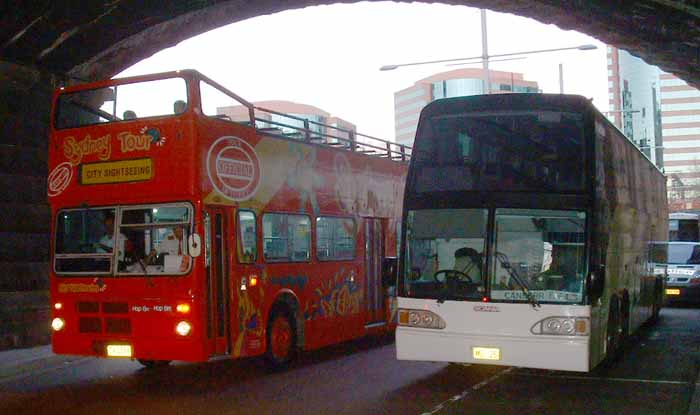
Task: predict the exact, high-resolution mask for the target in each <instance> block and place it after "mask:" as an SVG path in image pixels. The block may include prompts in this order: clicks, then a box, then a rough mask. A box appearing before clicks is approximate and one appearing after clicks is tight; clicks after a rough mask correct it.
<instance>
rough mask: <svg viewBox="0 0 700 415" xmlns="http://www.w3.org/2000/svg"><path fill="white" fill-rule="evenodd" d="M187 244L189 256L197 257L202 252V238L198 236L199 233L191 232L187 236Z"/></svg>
mask: <svg viewBox="0 0 700 415" xmlns="http://www.w3.org/2000/svg"><path fill="white" fill-rule="evenodd" d="M187 244H188V248H189V249H188V250H189V253H190V256H192V257H198V256H200V255H201V254H202V239H201V238H200V237H199V234H197V233H193V234H192V235H190V237H189V238H187Z"/></svg>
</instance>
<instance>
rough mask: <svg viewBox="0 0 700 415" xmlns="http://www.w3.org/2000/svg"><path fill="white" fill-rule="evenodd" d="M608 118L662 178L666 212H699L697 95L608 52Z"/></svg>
mask: <svg viewBox="0 0 700 415" xmlns="http://www.w3.org/2000/svg"><path fill="white" fill-rule="evenodd" d="M608 91H609V93H610V110H611V111H610V118H611V120H613V122H614V123H615V124H616V125H617V127H618V128H620V130H622V131H623V132H624V133H625V134H626V135H627V136H628V137H629V138H630V139H632V140H633V141H634V142H635V144H637V145H638V146H639V147H640V148H641V149H642V151H644V153H645V154H647V156H648V157H649V158H650V159H651V160H652V161H653V162H655V163H656V165H657V166H659V167H660V168H663V169H664V171H665V173H666V175H667V176H668V183H667V185H668V190H669V203H670V207H671V209H672V210H674V211H677V210H700V91H698V90H697V89H695V88H693V87H691V86H689V85H688V84H687V83H686V82H685V81H683V80H681V79H678V78H677V77H675V76H674V75H672V74H668V73H665V72H663V71H662V70H660V69H659V68H658V67H655V66H651V65H648V64H646V63H645V62H644V61H643V60H641V59H639V58H636V57H634V56H632V55H630V54H629V53H627V52H625V51H623V50H619V49H617V48H615V47H612V46H608Z"/></svg>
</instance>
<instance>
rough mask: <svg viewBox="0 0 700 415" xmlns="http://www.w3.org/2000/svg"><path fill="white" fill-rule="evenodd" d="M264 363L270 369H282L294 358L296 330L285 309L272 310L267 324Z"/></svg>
mask: <svg viewBox="0 0 700 415" xmlns="http://www.w3.org/2000/svg"><path fill="white" fill-rule="evenodd" d="M266 340H267V348H266V351H265V361H266V363H267V366H268V368H270V369H283V368H285V367H286V366H287V365H288V364H289V362H291V361H292V359H293V358H294V353H295V351H296V342H297V341H296V330H295V325H294V320H293V319H292V316H291V313H290V312H289V311H288V310H287V309H286V308H278V309H276V310H273V312H272V314H271V316H270V320H269V322H268V324H267V339H266Z"/></svg>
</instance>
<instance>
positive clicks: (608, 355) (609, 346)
mask: <svg viewBox="0 0 700 415" xmlns="http://www.w3.org/2000/svg"><path fill="white" fill-rule="evenodd" d="M620 314H621V313H620V307H619V303H618V302H617V301H616V300H615V301H611V303H610V312H609V313H608V327H607V331H606V333H605V362H606V364H608V365H609V364H610V363H612V362H613V361H615V359H616V358H617V357H618V356H619V354H620V350H621V348H622V337H623V336H622V324H621V321H620V320H621V319H620V317H621V316H620Z"/></svg>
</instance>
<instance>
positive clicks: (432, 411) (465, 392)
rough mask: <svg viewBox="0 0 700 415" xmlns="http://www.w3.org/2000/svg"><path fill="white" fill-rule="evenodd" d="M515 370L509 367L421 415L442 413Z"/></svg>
mask: <svg viewBox="0 0 700 415" xmlns="http://www.w3.org/2000/svg"><path fill="white" fill-rule="evenodd" d="M513 369H514V368H513V367H509V368H507V369H504V370H501V371H500V372H498V373H496V374H495V375H493V376H491V377H490V378H488V379H486V380H482V381H481V382H479V383H477V384H476V385H474V386H472V387H471V388H469V389H467V390H465V391H464V392H462V393H460V394H459V395H455V396H453V397H451V398H450V399H448V400H446V401H444V402H440V403H439V404H437V405H436V406H435V407H434V408H433V409H431V410H430V411H428V412H422V413H421V415H433V414H436V413H438V412H440V411H442V410H443V409H445V408H447V407H448V406H449V405H451V404H453V403H454V402H457V401H460V400H462V399H464V398H466V397H467V396H469V394H470V393H472V392H474V391H478V390H479V389H481V388H483V387H484V386H486V385H488V384H489V383H491V382H493V381H494V380H496V379H498V378H500V377H501V376H503V375H505V374H507V373H509V372H510V371H511V370H513Z"/></svg>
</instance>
